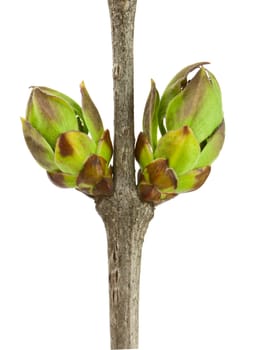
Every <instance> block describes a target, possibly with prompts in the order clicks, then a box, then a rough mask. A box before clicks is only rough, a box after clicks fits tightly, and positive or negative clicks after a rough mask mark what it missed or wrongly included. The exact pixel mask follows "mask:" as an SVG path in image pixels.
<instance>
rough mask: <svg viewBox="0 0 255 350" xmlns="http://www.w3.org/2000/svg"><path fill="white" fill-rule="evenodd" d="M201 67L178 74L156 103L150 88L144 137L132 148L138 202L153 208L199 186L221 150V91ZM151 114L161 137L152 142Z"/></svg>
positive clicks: (222, 122)
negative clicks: (138, 167) (137, 168)
mask: <svg viewBox="0 0 255 350" xmlns="http://www.w3.org/2000/svg"><path fill="white" fill-rule="evenodd" d="M203 64H206V62H204V63H196V64H193V65H190V66H188V67H186V68H184V69H183V70H181V71H180V72H179V73H178V74H177V75H176V76H175V77H174V78H173V79H172V80H171V82H170V83H169V84H168V86H167V88H166V89H165V91H164V93H163V95H162V97H161V99H160V101H159V102H158V101H157V102H156V88H155V84H154V83H153V85H152V89H151V93H150V95H149V98H148V100H147V103H146V108H145V111H146V113H145V114H144V119H143V129H144V133H140V134H139V137H138V140H137V143H136V148H135V157H136V160H137V161H138V163H139V164H140V167H141V169H140V171H139V177H138V190H139V193H140V198H141V199H142V200H144V201H148V202H150V203H153V204H159V203H161V202H162V201H165V200H168V199H171V198H173V197H175V196H176V195H177V194H179V193H183V192H189V191H194V190H196V189H198V188H199V187H201V186H202V185H203V183H204V182H205V181H206V179H207V177H208V176H209V174H210V169H211V167H210V166H211V164H212V162H213V161H214V160H215V159H216V158H217V156H218V154H219V152H220V150H221V148H222V146H223V142H224V136H225V124H224V119H223V111H222V101H221V91H220V87H219V84H218V82H217V80H216V78H215V77H214V75H213V74H212V73H211V72H209V71H208V70H207V69H205V68H204V67H203ZM195 69H197V72H196V73H195V74H194V77H193V78H191V79H190V80H189V77H188V75H189V73H191V72H192V71H194V70H195ZM158 103H159V107H157V105H158ZM155 106H156V107H155ZM154 111H156V112H155V113H154ZM155 114H156V115H157V116H158V127H159V129H160V131H161V133H162V137H161V138H160V139H159V140H156V142H155V136H154V138H153V137H152V134H153V135H155V134H156V131H155ZM152 144H153V145H154V146H153V147H152Z"/></svg>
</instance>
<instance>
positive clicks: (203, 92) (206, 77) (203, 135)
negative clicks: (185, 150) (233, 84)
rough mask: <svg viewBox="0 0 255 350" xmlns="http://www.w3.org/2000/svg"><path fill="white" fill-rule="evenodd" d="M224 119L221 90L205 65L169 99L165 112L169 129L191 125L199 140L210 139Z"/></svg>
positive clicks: (200, 141)
mask: <svg viewBox="0 0 255 350" xmlns="http://www.w3.org/2000/svg"><path fill="white" fill-rule="evenodd" d="M222 121H223V111H222V102H221V93H220V88H219V85H218V83H217V81H216V79H215V78H214V76H213V75H212V74H211V73H210V72H209V71H208V70H206V69H205V68H203V67H202V68H200V69H199V71H198V72H197V74H196V75H195V76H194V78H193V79H191V80H190V82H189V83H187V85H186V86H185V87H184V88H183V90H182V91H181V92H180V93H179V94H178V95H176V96H175V97H174V99H173V100H171V101H170V103H169V105H168V107H167V111H166V126H167V129H168V130H176V129H178V128H180V127H182V126H184V125H188V126H189V127H190V128H191V129H192V131H193V132H194V134H195V136H196V138H197V140H198V142H199V143H202V142H203V141H204V140H206V139H208V138H209V137H210V136H211V135H212V133H213V132H214V131H215V130H216V129H217V128H218V127H219V125H220V124H221V123H222Z"/></svg>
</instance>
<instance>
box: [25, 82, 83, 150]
mask: <svg viewBox="0 0 255 350" xmlns="http://www.w3.org/2000/svg"><path fill="white" fill-rule="evenodd" d="M26 119H27V120H28V121H29V122H30V124H31V125H32V126H33V127H34V128H35V129H36V130H37V131H38V132H39V133H40V134H41V135H42V136H43V137H44V138H45V140H46V141H47V142H48V143H49V145H50V146H51V147H52V148H53V149H54V147H55V144H56V141H57V138H58V136H59V135H60V134H62V133H63V132H65V131H69V130H77V131H78V130H79V126H78V122H77V118H76V113H75V111H74V109H73V108H72V106H71V105H70V104H69V103H68V102H67V101H66V100H64V99H62V98H61V97H59V96H56V95H51V94H49V93H48V92H46V91H45V88H44V90H41V89H40V87H34V88H33V89H32V92H31V95H30V98H29V101H28V105H27V114H26Z"/></svg>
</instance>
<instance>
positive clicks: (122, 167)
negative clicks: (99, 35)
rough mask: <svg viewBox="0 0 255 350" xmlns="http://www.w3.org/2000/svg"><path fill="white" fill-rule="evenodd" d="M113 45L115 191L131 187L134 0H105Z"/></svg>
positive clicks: (133, 181) (132, 160) (132, 167)
mask: <svg viewBox="0 0 255 350" xmlns="http://www.w3.org/2000/svg"><path fill="white" fill-rule="evenodd" d="M108 4H109V10H110V17H111V26H112V48H113V81H114V130H115V131H114V164H113V165H114V183H115V191H116V192H117V193H118V192H122V191H123V189H124V188H129V189H133V190H134V189H135V168H134V156H133V155H134V142H135V139H134V96H133V94H134V84H133V75H134V68H133V36H134V18H135V9H136V0H108Z"/></svg>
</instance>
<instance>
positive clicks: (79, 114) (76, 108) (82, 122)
mask: <svg viewBox="0 0 255 350" xmlns="http://www.w3.org/2000/svg"><path fill="white" fill-rule="evenodd" d="M40 90H41V91H42V92H44V93H46V94H49V95H53V96H58V97H60V98H61V99H62V100H65V101H66V102H67V103H68V104H69V105H70V106H71V107H72V109H73V110H74V112H75V114H76V118H77V122H78V124H79V129H80V131H83V132H85V133H86V134H87V133H88V128H87V126H86V124H85V120H84V118H83V113H82V109H81V107H80V106H79V105H78V103H77V102H75V101H74V100H73V99H72V98H70V97H69V96H67V95H65V94H63V93H62V92H60V91H57V90H53V89H50V88H47V87H44V86H40Z"/></svg>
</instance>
